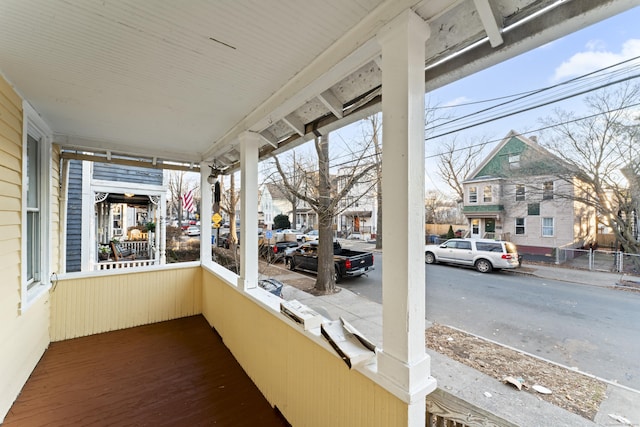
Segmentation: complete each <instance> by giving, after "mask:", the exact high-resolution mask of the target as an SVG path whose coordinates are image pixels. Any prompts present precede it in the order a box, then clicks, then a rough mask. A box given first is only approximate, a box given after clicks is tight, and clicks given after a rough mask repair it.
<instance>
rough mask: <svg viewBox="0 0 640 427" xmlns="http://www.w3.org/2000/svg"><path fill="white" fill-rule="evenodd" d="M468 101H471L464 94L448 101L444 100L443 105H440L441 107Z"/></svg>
mask: <svg viewBox="0 0 640 427" xmlns="http://www.w3.org/2000/svg"><path fill="white" fill-rule="evenodd" d="M468 102H471V99H470V98H467V97H466V96H459V97H457V98H454V99H452V100H450V101H447V102H445V103H444V104H443V105H441V107H455V106H457V105H461V104H466V103H468Z"/></svg>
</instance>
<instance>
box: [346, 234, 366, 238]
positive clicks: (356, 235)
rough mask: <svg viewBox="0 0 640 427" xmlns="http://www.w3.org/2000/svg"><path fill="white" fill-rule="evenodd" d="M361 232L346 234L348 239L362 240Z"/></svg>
mask: <svg viewBox="0 0 640 427" xmlns="http://www.w3.org/2000/svg"><path fill="white" fill-rule="evenodd" d="M362 238H363V237H362V234H360V233H351V234H349V235H348V236H347V239H348V240H362Z"/></svg>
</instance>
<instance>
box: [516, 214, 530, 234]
mask: <svg viewBox="0 0 640 427" xmlns="http://www.w3.org/2000/svg"><path fill="white" fill-rule="evenodd" d="M520 219H521V220H522V225H519V224H518V220H520ZM514 224H515V231H514V232H515V234H516V236H525V235H526V234H527V219H526V218H516V219H515V220H514ZM518 227H521V228H522V233H518Z"/></svg>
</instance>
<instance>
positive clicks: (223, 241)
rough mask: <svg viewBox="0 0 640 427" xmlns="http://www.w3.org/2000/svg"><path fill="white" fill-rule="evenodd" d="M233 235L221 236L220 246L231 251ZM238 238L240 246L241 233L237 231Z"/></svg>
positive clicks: (225, 234)
mask: <svg viewBox="0 0 640 427" xmlns="http://www.w3.org/2000/svg"><path fill="white" fill-rule="evenodd" d="M230 236H231V233H224V234H221V235H220V241H219V242H218V246H222V247H223V248H225V249H229V247H230V246H231V239H230ZM236 237H237V239H238V245H239V244H240V232H239V231H236Z"/></svg>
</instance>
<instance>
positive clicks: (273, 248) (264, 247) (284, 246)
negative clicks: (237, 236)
mask: <svg viewBox="0 0 640 427" xmlns="http://www.w3.org/2000/svg"><path fill="white" fill-rule="evenodd" d="M297 247H298V242H285V241H282V242H276V243H273V244H269V243H263V244H261V245H260V249H259V252H258V253H259V254H260V256H261V257H263V258H264V259H266V260H267V261H268V262H277V261H279V260H281V259H283V258H284V257H285V255H286V254H287V251H289V252H290V251H293V250H294V249H296V248H297Z"/></svg>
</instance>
